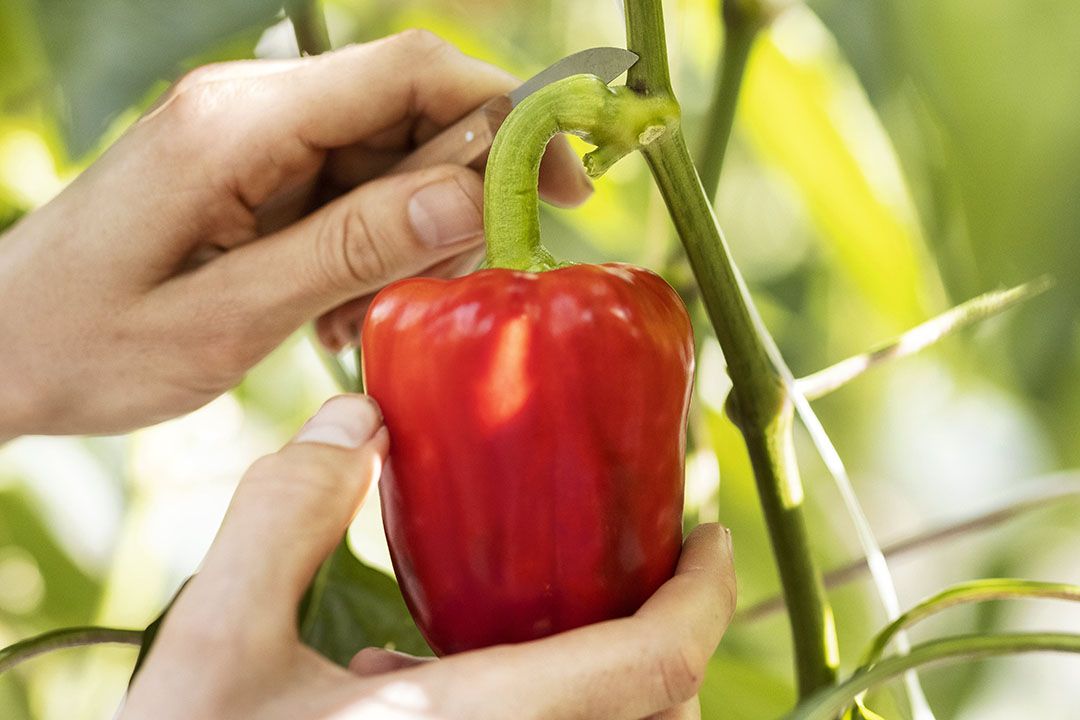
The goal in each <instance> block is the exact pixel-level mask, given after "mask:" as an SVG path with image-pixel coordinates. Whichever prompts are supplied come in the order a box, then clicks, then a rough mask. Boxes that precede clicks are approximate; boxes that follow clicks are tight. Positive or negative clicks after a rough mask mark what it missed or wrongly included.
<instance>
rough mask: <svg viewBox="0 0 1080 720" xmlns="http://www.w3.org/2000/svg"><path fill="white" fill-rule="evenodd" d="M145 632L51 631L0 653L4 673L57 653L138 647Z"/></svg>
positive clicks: (93, 629) (96, 629) (117, 630)
mask: <svg viewBox="0 0 1080 720" xmlns="http://www.w3.org/2000/svg"><path fill="white" fill-rule="evenodd" d="M142 636H143V634H142V630H122V629H119V628H107V627H71V628H61V629H60V630H51V631H49V632H47V633H42V634H41V635H35V636H34V637H32V638H27V639H26V640H22V641H20V642H17V643H15V644H14V645H9V646H8V647H6V648H4V649H3V650H0V673H3V672H6V671H8V670H10V669H11V668H13V667H15V666H16V665H18V664H19V663H21V662H25V661H26V660H29V659H30V658H32V657H36V656H38V655H43V654H45V653H47V652H52V651H53V650H63V649H64V648H72V647H82V646H84V645H100V644H102V643H115V644H121V645H135V646H138V645H139V643H141V642H142Z"/></svg>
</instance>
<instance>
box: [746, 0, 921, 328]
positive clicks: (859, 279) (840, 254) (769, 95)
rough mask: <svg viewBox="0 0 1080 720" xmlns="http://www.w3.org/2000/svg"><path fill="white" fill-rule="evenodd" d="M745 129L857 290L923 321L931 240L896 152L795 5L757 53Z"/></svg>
mask: <svg viewBox="0 0 1080 720" xmlns="http://www.w3.org/2000/svg"><path fill="white" fill-rule="evenodd" d="M738 112H739V117H738V119H739V123H740V124H739V128H740V130H741V131H742V132H744V133H746V134H747V135H748V136H749V138H750V139H751V141H752V143H753V145H754V147H755V148H756V149H757V151H758V152H759V153H760V154H761V155H762V156H763V157H764V158H765V159H766V160H767V161H768V162H769V163H770V164H773V165H775V166H777V167H778V168H780V169H781V170H782V171H783V172H785V173H786V174H787V175H788V176H789V177H790V178H791V180H792V181H793V183H794V185H795V186H796V187H797V189H798V191H799V193H800V194H801V196H802V199H803V201H804V202H805V204H806V207H807V210H809V212H810V215H811V217H812V218H813V220H814V223H815V225H817V227H818V228H819V229H820V231H821V235H822V240H823V241H824V243H826V246H827V248H828V249H829V250H830V251H831V252H832V254H833V255H834V257H835V261H836V264H837V266H838V267H839V268H840V269H841V271H842V272H843V273H844V275H845V276H846V277H847V278H848V280H849V281H850V282H851V284H852V285H853V286H854V287H855V288H857V289H858V290H859V292H860V293H861V294H862V295H863V296H864V297H865V298H866V300H867V301H868V302H869V303H870V304H871V305H872V306H873V307H874V308H875V309H876V310H878V311H879V312H880V313H881V314H882V315H883V316H884V317H887V318H891V319H892V320H894V321H896V323H897V324H898V325H900V326H903V325H910V324H912V323H913V322H915V321H917V320H918V319H919V318H921V317H922V316H923V314H924V313H923V311H922V303H921V295H922V293H923V291H924V289H925V288H924V286H925V284H926V279H925V278H924V277H921V276H920V274H921V273H922V272H924V271H921V270H920V266H919V255H920V253H921V252H923V242H922V236H921V230H920V227H919V222H918V220H917V211H916V210H915V205H914V202H913V201H912V199H911V196H910V193H909V191H908V189H907V187H906V185H905V183H904V179H903V174H902V171H901V168H900V163H899V160H898V159H897V156H896V153H895V151H894V149H893V147H892V144H891V143H890V141H889V138H888V136H887V135H886V133H885V130H884V128H883V127H882V125H881V122H880V120H879V119H878V117H877V114H876V113H875V112H874V109H873V107H872V106H871V104H870V101H869V99H868V98H867V97H866V93H865V92H864V91H863V89H862V86H861V85H860V84H859V81H858V78H857V77H856V76H855V73H854V72H853V71H852V70H851V68H850V67H849V66H848V64H847V62H846V61H845V60H844V58H843V57H842V56H841V55H840V52H839V50H838V49H837V47H836V43H835V41H834V40H833V38H832V36H831V35H830V33H829V31H828V30H827V29H826V28H825V26H824V25H823V24H822V23H821V21H820V20H818V19H817V17H816V16H815V15H814V14H813V12H812V11H810V10H809V9H808V8H806V7H796V8H792V9H791V10H789V11H788V12H786V13H784V15H783V16H782V17H781V18H780V19H779V20H778V21H777V22H776V23H775V24H774V26H773V27H772V28H770V29H769V30H768V31H766V32H765V33H763V34H762V37H761V39H760V41H759V42H758V43H756V45H755V47H754V50H753V52H752V54H751V56H750V61H749V64H748V66H747V71H746V80H745V84H744V86H743V91H742V95H741V98H740V103H739V110H738Z"/></svg>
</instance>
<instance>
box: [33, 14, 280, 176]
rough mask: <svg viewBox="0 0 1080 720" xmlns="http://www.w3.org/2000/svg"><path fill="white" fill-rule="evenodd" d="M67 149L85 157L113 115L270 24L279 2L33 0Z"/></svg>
mask: <svg viewBox="0 0 1080 720" xmlns="http://www.w3.org/2000/svg"><path fill="white" fill-rule="evenodd" d="M33 5H34V6H35V19H36V21H37V23H36V24H37V27H38V30H39V32H40V33H41V46H42V47H43V48H44V51H45V54H46V56H47V57H48V62H49V66H50V71H51V75H52V79H53V82H54V83H55V87H56V90H57V91H58V94H59V97H58V98H55V100H56V101H57V102H58V107H59V108H62V109H61V110H60V117H61V118H62V121H63V128H64V131H65V136H66V138H67V141H68V148H69V150H70V152H71V153H72V155H73V156H75V157H80V156H82V155H83V154H84V153H85V152H87V151H88V150H90V149H91V148H92V147H93V146H94V144H95V142H96V141H97V139H98V138H99V137H100V136H101V134H102V133H103V132H104V131H105V129H106V128H107V127H108V123H109V122H110V121H111V120H112V119H114V118H115V117H116V115H117V113H118V111H120V110H122V109H124V108H127V107H130V106H132V105H134V104H135V103H137V102H138V101H140V100H141V99H142V98H143V97H144V96H145V95H146V93H147V91H149V90H150V88H151V87H152V86H153V85H154V84H155V83H158V82H160V81H162V80H166V79H168V78H171V77H175V75H176V74H177V71H178V70H179V69H180V68H182V67H183V65H184V62H185V61H187V60H188V59H189V58H191V57H192V56H196V55H200V54H203V53H206V52H207V51H209V50H210V49H212V48H214V47H217V46H220V45H221V44H222V43H223V42H224V41H225V40H227V39H229V38H232V37H234V36H237V35H245V36H247V37H249V38H252V40H254V38H255V37H257V35H256V33H258V32H260V31H261V30H262V29H263V28H265V27H266V26H267V25H269V24H270V23H272V22H273V21H274V18H275V17H276V16H277V15H278V13H279V12H280V10H281V2H280V0H198V1H197V2H182V3H177V2H169V1H168V0H144V1H142V2H137V3H133V2H127V1H126V0H100V1H99V2H92V3H89V2H78V3H72V2H67V1H66V0H34V2H33Z"/></svg>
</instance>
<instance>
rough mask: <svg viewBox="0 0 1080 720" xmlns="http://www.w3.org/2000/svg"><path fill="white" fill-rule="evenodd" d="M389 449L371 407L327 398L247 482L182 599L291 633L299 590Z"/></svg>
mask: <svg viewBox="0 0 1080 720" xmlns="http://www.w3.org/2000/svg"><path fill="white" fill-rule="evenodd" d="M388 447H389V440H388V435H387V432H386V428H385V427H384V426H383V422H382V417H381V415H380V413H379V411H378V408H377V407H376V406H375V403H374V402H373V401H372V400H371V399H370V398H367V397H365V396H362V395H342V396H338V397H335V398H331V399H330V400H329V401H327V402H326V404H324V405H323V406H322V408H321V409H320V410H319V412H318V413H316V414H315V416H314V417H312V418H311V419H310V420H309V421H308V422H307V424H305V425H304V427H303V428H301V430H300V432H298V433H297V434H296V436H295V437H294V438H293V439H292V441H291V442H289V443H288V444H287V445H286V446H285V447H284V448H282V449H281V450H279V451H278V452H276V453H274V454H272V455H267V456H266V457H263V458H261V459H259V460H257V461H256V462H255V464H254V465H252V466H251V468H250V469H249V470H248V471H247V473H246V474H245V475H244V477H243V479H242V480H241V481H240V484H239V485H238V486H237V489H236V493H235V494H234V495H233V500H232V503H231V505H230V506H229V510H228V512H227V513H226V515H225V520H224V521H223V522H222V526H221V529H220V531H219V532H218V536H217V538H216V539H215V540H214V543H213V545H212V546H211V548H210V550H209V552H208V553H207V555H206V559H205V561H204V563H203V568H202V570H201V571H200V572H199V574H198V575H196V576H195V578H194V579H193V580H192V583H191V586H190V587H189V589H188V591H187V592H185V596H197V597H198V603H197V604H200V605H204V606H211V607H217V608H219V610H222V611H225V610H227V609H228V608H229V607H231V606H232V605H233V604H237V603H240V604H243V605H244V606H245V607H244V608H243V612H244V613H246V614H247V616H248V617H250V615H251V613H252V612H257V613H269V614H270V615H272V617H262V618H260V621H265V622H271V623H272V622H277V621H284V622H285V623H286V624H287V626H289V627H292V626H293V624H294V623H295V620H296V612H297V607H298V605H299V602H300V598H301V597H302V595H303V593H304V590H305V589H306V588H307V586H308V585H309V584H310V583H311V580H312V578H313V577H314V575H315V571H316V570H317V569H318V567H319V565H320V563H322V561H323V560H325V559H326V558H327V557H328V556H329V555H330V553H331V552H332V551H333V549H334V546H335V545H336V544H337V543H338V542H339V541H340V540H341V538H342V536H343V535H344V534H345V531H346V529H347V528H348V525H349V523H350V522H351V521H352V518H353V517H354V516H355V514H356V511H357V510H358V509H359V507H360V504H361V502H362V501H363V498H364V496H365V494H366V493H367V490H368V488H369V487H370V486H371V483H372V481H373V480H374V479H376V478H377V477H378V475H379V473H380V470H381V467H382V462H383V460H384V459H385V458H386V452H387V449H388ZM251 598H259V602H258V603H257V604H250V599H251ZM193 602H194V601H193Z"/></svg>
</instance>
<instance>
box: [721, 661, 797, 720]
mask: <svg viewBox="0 0 1080 720" xmlns="http://www.w3.org/2000/svg"><path fill="white" fill-rule="evenodd" d="M700 697H701V717H703V718H723V719H724V720H772V719H773V718H778V717H780V716H781V715H783V714H784V712H785V711H787V710H789V709H790V708H791V706H792V705H794V704H795V690H794V688H793V687H792V686H791V683H790V682H788V681H786V680H784V679H782V678H780V677H777V676H776V675H773V674H771V673H769V672H768V671H767V670H764V669H763V668H762V667H761V665H760V664H759V663H756V662H753V661H751V660H746V659H743V658H737V657H732V656H730V655H727V654H726V653H725V652H724V650H723V649H721V651H720V654H718V655H716V656H715V657H713V659H712V660H710V661H709V669H708V671H707V672H706V674H705V684H704V685H703V686H702V688H701V692H700Z"/></svg>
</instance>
